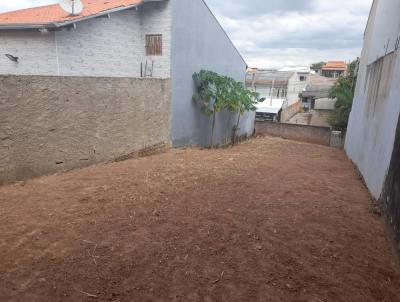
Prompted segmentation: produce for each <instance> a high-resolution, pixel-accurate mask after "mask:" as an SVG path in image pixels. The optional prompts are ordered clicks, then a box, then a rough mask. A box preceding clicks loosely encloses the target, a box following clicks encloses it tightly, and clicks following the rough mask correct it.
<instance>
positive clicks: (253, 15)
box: [206, 0, 372, 68]
mask: <svg viewBox="0 0 400 302" xmlns="http://www.w3.org/2000/svg"><path fill="white" fill-rule="evenodd" d="M206 2H207V3H208V5H209V6H210V7H211V9H212V10H213V11H214V12H215V14H216V16H217V18H218V19H219V20H220V22H221V24H222V25H223V27H224V28H225V30H226V31H227V33H228V35H229V36H230V37H231V39H232V40H233V42H234V44H235V45H236V46H237V47H238V49H239V51H240V52H241V53H242V54H243V56H244V58H245V59H246V60H247V62H248V64H249V65H251V66H258V67H265V68H275V67H283V66H293V65H298V66H307V65H309V64H311V63H312V62H316V61H321V60H324V61H326V60H346V61H349V60H352V59H354V58H355V57H357V56H359V55H360V52H361V47H362V42H363V33H364V29H365V26H366V22H367V19H368V15H369V10H370V7H371V4H372V0H352V1H348V0H335V1H327V0H304V1H293V0H290V1H286V0H279V1H271V0H264V1H261V0H260V1H258V0H255V1H247V2H245V1H242V0H230V1H221V0H206Z"/></svg>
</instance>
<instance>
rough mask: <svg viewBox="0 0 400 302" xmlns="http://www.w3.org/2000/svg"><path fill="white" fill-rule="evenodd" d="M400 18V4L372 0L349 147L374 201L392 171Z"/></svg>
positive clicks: (399, 89)
mask: <svg viewBox="0 0 400 302" xmlns="http://www.w3.org/2000/svg"><path fill="white" fill-rule="evenodd" d="M399 15H400V1H397V0H376V1H375V2H374V6H373V8H372V11H371V15H370V18H369V21H368V25H367V29H366V32H365V39H364V48H363V51H362V55H361V63H360V70H359V76H358V82H357V87H356V93H355V98H354V104H353V108H352V112H351V115H350V121H349V127H348V131H347V138H346V144H345V149H346V152H347V154H348V156H349V157H350V158H351V159H352V160H353V162H354V163H355V164H356V165H357V167H358V169H359V170H360V172H361V174H362V175H363V177H364V179H365V182H366V184H367V186H368V188H369V190H370V191H371V193H372V195H373V196H374V197H375V198H376V199H378V198H379V197H380V196H381V194H382V189H383V185H384V183H385V179H386V175H387V173H388V169H389V164H390V160H391V158H392V152H393V146H394V140H395V133H396V128H397V121H398V117H399V112H400V101H399V100H400V85H399V83H400V55H399V41H400V19H399Z"/></svg>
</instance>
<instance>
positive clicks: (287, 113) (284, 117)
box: [281, 102, 300, 123]
mask: <svg viewBox="0 0 400 302" xmlns="http://www.w3.org/2000/svg"><path fill="white" fill-rule="evenodd" d="M299 111H300V102H297V103H294V104H292V105H290V106H289V107H287V108H285V109H283V110H282V113H281V122H282V123H285V122H287V121H289V120H290V119H291V118H292V117H293V116H295V115H296V114H297V113H298V112H299Z"/></svg>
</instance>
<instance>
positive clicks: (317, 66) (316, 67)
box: [310, 62, 326, 71]
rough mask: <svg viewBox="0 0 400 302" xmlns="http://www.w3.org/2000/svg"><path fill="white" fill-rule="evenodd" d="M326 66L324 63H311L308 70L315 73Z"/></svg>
mask: <svg viewBox="0 0 400 302" xmlns="http://www.w3.org/2000/svg"><path fill="white" fill-rule="evenodd" d="M325 65H326V62H318V63H313V64H311V67H310V69H311V70H314V71H317V70H320V69H321V68H322V67H324V66H325Z"/></svg>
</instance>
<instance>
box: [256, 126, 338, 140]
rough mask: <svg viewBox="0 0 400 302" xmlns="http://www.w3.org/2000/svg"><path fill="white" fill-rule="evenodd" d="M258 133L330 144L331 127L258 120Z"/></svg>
mask: <svg viewBox="0 0 400 302" xmlns="http://www.w3.org/2000/svg"><path fill="white" fill-rule="evenodd" d="M256 135H268V136H277V137H282V138H286V139H291V140H296V141H301V142H307V143H313V144H318V145H324V146H330V139H331V129H330V128H327V127H316V126H305V125H295V124H283V123H274V122H256Z"/></svg>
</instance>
